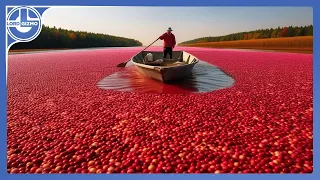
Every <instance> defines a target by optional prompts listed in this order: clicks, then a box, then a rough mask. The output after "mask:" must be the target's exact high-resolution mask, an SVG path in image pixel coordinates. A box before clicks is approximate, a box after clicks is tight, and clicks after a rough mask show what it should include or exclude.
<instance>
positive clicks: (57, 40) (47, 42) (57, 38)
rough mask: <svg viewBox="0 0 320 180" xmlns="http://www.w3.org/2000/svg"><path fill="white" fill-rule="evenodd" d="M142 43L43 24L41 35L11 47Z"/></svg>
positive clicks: (108, 45)
mask: <svg viewBox="0 0 320 180" xmlns="http://www.w3.org/2000/svg"><path fill="white" fill-rule="evenodd" d="M130 46H142V43H141V42H139V41H137V40H135V39H129V38H124V37H117V36H111V35H106V34H101V33H91V32H84V31H72V30H67V29H61V28H56V27H53V28H51V27H49V26H45V25H43V26H42V30H41V32H40V34H39V36H38V37H37V38H36V39H35V40H33V41H31V42H28V43H23V42H20V43H17V44H14V45H13V46H12V47H11V49H51V48H88V47H130Z"/></svg>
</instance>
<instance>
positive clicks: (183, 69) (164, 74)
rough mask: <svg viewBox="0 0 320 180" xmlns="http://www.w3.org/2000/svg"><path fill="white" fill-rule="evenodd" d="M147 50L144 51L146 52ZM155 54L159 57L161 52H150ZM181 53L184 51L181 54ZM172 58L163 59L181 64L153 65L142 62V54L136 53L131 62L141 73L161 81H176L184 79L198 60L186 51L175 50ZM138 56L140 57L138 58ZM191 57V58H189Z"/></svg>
mask: <svg viewBox="0 0 320 180" xmlns="http://www.w3.org/2000/svg"><path fill="white" fill-rule="evenodd" d="M146 53H147V52H145V54H146ZM152 53H153V54H155V57H156V58H159V57H161V55H162V54H161V52H152ZM182 53H184V54H183V55H182ZM173 56H174V57H173V59H171V60H165V62H166V63H168V62H169V63H173V62H179V61H181V62H184V63H183V65H169V66H153V65H147V64H144V63H142V60H141V58H142V57H143V55H139V54H138V55H136V56H135V57H134V58H133V59H132V62H133V64H134V65H135V67H136V69H137V71H138V72H139V73H141V74H142V75H144V76H146V77H148V78H152V79H155V80H158V81H161V82H163V83H169V82H172V81H177V80H181V79H184V78H186V77H188V76H190V75H191V73H192V69H193V68H194V66H195V64H196V63H197V62H198V59H196V58H195V57H194V56H192V55H190V54H188V53H186V52H175V53H174V54H173ZM138 57H140V59H138ZM190 57H191V58H190Z"/></svg>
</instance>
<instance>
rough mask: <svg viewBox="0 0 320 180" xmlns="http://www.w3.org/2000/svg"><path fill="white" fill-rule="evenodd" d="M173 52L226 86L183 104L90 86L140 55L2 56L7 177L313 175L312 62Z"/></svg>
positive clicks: (183, 97) (178, 97)
mask: <svg viewBox="0 0 320 180" xmlns="http://www.w3.org/2000/svg"><path fill="white" fill-rule="evenodd" d="M151 49H152V48H151ZM155 49H157V48H155ZM177 49H179V48H177ZM180 49H183V50H185V51H188V52H190V53H192V54H193V55H195V56H196V57H198V58H199V59H201V60H203V61H206V62H208V63H210V64H212V65H215V66H217V67H219V68H221V69H222V70H223V71H224V72H226V73H227V74H229V75H230V76H232V78H233V79H234V81H235V82H234V84H233V86H230V87H228V88H224V89H219V90H215V91H212V92H206V93H187V94H186V93H181V94H180V93H137V92H121V91H115V90H105V89H101V88H99V87H98V86H97V83H98V82H99V81H101V80H102V79H103V78H105V77H106V76H108V75H112V74H114V73H117V72H119V71H121V70H123V68H117V67H116V65H117V64H118V63H120V62H123V61H126V60H128V59H129V58H130V57H132V56H133V55H134V54H136V53H138V52H139V51H140V50H141V48H119V49H117V48H116V49H97V50H81V51H80V50H79V51H59V52H41V53H33V54H15V55H9V57H8V81H7V82H8V83H7V89H8V110H7V117H8V118H7V171H8V172H9V173H311V172H312V171H313V76H312V73H313V72H312V71H313V67H312V66H313V64H312V55H311V54H295V53H275V52H247V51H236V50H223V49H205V48H188V47H185V48H180ZM158 50H159V49H158ZM173 91H174V90H173Z"/></svg>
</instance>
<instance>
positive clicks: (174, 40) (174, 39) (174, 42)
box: [172, 35, 176, 48]
mask: <svg viewBox="0 0 320 180" xmlns="http://www.w3.org/2000/svg"><path fill="white" fill-rule="evenodd" d="M172 41H173V42H172V44H173V48H174V47H175V46H176V37H175V36H174V35H173V39H172Z"/></svg>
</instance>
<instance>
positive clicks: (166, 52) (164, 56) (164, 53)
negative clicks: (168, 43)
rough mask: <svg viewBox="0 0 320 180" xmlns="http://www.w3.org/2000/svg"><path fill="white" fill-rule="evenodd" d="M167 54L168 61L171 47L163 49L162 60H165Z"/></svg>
mask: <svg viewBox="0 0 320 180" xmlns="http://www.w3.org/2000/svg"><path fill="white" fill-rule="evenodd" d="M168 53H169V55H170V59H172V47H165V48H164V49H163V58H166V57H167V55H168Z"/></svg>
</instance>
